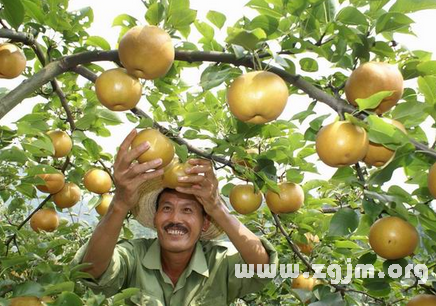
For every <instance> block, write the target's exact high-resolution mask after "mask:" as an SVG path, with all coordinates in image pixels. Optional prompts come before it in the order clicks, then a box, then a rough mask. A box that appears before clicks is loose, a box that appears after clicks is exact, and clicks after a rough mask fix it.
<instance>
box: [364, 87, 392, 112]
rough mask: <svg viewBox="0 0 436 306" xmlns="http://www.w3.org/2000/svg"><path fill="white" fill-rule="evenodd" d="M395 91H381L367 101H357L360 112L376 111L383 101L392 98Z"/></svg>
mask: <svg viewBox="0 0 436 306" xmlns="http://www.w3.org/2000/svg"><path fill="white" fill-rule="evenodd" d="M393 93H394V92H393V91H380V92H378V93H375V94H373V95H372V96H370V97H368V98H366V99H356V103H357V105H358V106H359V110H365V109H374V108H376V107H377V106H379V104H380V103H381V102H382V101H383V99H384V98H387V97H390V96H392V94H393Z"/></svg>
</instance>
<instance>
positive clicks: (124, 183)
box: [112, 129, 164, 214]
mask: <svg viewBox="0 0 436 306" xmlns="http://www.w3.org/2000/svg"><path fill="white" fill-rule="evenodd" d="M135 136H136V129H133V130H132V131H131V132H130V133H129V135H127V137H126V138H125V139H124V141H123V143H122V144H121V146H120V148H119V150H118V153H117V156H116V159H115V163H114V180H115V182H114V183H115V187H116V190H115V196H114V199H113V203H112V204H113V205H114V208H116V209H121V210H122V211H123V213H126V214H127V212H128V211H129V210H131V209H132V208H133V207H134V206H135V205H136V204H138V201H139V190H138V189H139V186H140V185H141V184H142V183H144V181H148V180H151V179H153V178H156V177H159V176H161V175H163V172H164V171H163V169H159V170H157V169H156V168H157V167H159V166H160V165H161V164H162V159H155V160H152V161H149V162H145V163H142V164H139V163H138V162H136V159H137V158H138V157H139V156H140V155H141V154H142V153H144V152H146V151H147V150H148V149H149V148H150V144H149V143H148V142H146V143H143V144H141V145H140V146H137V147H136V148H134V149H131V150H129V148H130V145H131V143H132V141H133V139H134V138H135Z"/></svg>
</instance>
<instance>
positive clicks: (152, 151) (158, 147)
mask: <svg viewBox="0 0 436 306" xmlns="http://www.w3.org/2000/svg"><path fill="white" fill-rule="evenodd" d="M144 142H148V143H149V144H150V148H149V149H148V150H147V151H145V152H144V153H142V154H141V156H139V157H138V162H140V163H145V162H149V161H152V160H154V159H157V158H161V159H162V164H161V165H160V167H159V168H163V167H165V166H166V165H168V164H169V163H170V162H171V161H172V160H173V158H174V153H175V152H174V145H173V144H172V143H171V140H170V139H169V138H168V137H166V136H165V135H164V134H162V133H161V132H159V131H158V130H155V129H145V130H142V131H141V132H139V133H138V134H137V135H136V136H135V138H134V139H133V141H132V149H134V148H136V147H137V146H139V145H140V144H142V143H144Z"/></svg>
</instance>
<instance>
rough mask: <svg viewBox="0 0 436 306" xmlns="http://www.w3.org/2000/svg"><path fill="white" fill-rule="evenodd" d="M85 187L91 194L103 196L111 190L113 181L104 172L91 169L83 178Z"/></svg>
mask: <svg viewBox="0 0 436 306" xmlns="http://www.w3.org/2000/svg"><path fill="white" fill-rule="evenodd" d="M83 185H85V188H86V189H88V190H89V191H91V192H95V193H99V194H103V193H107V192H109V190H110V189H111V187H112V179H111V177H110V175H109V174H108V173H107V172H106V171H104V170H101V169H91V170H88V172H86V174H85V176H84V177H83Z"/></svg>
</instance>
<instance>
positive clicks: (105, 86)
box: [95, 68, 142, 111]
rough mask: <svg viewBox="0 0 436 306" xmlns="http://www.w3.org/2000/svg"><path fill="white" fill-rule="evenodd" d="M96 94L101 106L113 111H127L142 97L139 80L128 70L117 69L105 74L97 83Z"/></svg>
mask: <svg viewBox="0 0 436 306" xmlns="http://www.w3.org/2000/svg"><path fill="white" fill-rule="evenodd" d="M95 92H96V94H97V98H98V100H99V101H100V103H101V104H103V105H104V106H106V107H107V108H108V109H110V110H112V111H126V110H129V109H132V108H134V107H135V106H136V104H138V102H139V100H140V99H141V95H142V85H141V83H140V82H139V80H138V79H137V78H136V77H134V76H131V75H129V74H127V71H126V69H123V68H115V69H110V70H107V71H105V72H103V73H102V74H101V75H100V76H99V77H98V78H97V80H96V81H95Z"/></svg>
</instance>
